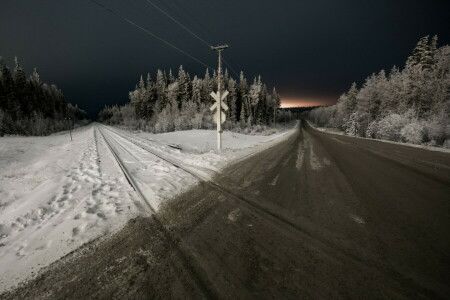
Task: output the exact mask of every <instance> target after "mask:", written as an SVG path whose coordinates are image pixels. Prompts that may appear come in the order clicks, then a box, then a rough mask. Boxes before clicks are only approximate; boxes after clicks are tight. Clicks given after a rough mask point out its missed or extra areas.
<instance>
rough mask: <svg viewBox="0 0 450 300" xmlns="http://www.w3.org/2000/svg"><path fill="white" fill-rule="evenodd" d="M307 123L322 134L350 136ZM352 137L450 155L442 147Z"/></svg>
mask: <svg viewBox="0 0 450 300" xmlns="http://www.w3.org/2000/svg"><path fill="white" fill-rule="evenodd" d="M307 122H308V124H309V125H310V126H311V127H312V128H314V129H316V130H319V131H322V132H326V133H331V134H335V135H345V136H349V135H346V134H345V133H344V132H343V131H342V130H339V129H336V128H326V127H317V126H315V125H314V124H313V123H312V122H309V121H307ZM351 137H353V138H357V139H369V140H374V141H379V142H382V143H389V144H396V145H402V146H408V147H414V148H420V149H426V150H430V151H437V152H444V153H450V149H446V148H441V147H433V146H427V145H417V144H411V143H402V142H394V141H388V140H382V139H371V138H365V137H360V136H351ZM335 140H336V141H337V142H339V143H343V144H346V143H345V142H342V141H340V140H338V139H335Z"/></svg>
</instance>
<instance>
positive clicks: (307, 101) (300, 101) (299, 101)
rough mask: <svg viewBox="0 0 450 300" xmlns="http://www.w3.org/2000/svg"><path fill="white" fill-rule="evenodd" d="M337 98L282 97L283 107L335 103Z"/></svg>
mask: <svg viewBox="0 0 450 300" xmlns="http://www.w3.org/2000/svg"><path fill="white" fill-rule="evenodd" d="M334 103H335V100H332V99H324V98H316V99H314V98H282V99H281V107H282V108H289V107H309V106H319V105H331V104H334Z"/></svg>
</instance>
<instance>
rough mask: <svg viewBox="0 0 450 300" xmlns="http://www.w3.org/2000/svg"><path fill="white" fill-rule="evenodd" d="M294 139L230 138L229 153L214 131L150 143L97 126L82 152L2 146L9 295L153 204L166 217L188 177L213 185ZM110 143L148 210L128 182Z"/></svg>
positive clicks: (0, 243) (2, 228)
mask: <svg viewBox="0 0 450 300" xmlns="http://www.w3.org/2000/svg"><path fill="white" fill-rule="evenodd" d="M294 132H295V131H294V130H293V129H291V130H287V131H285V132H282V133H279V134H275V135H271V136H246V135H243V134H235V133H231V132H225V133H224V134H223V145H224V148H225V149H224V150H223V151H221V152H219V151H217V150H215V147H214V145H215V142H216V133H215V131H213V130H189V131H182V132H171V133H164V134H149V133H131V132H129V131H124V130H120V129H117V128H112V127H106V126H103V125H99V124H91V125H89V126H86V127H82V128H78V129H76V130H75V131H74V132H73V139H74V140H73V142H71V141H70V137H69V135H68V133H67V132H61V133H58V134H54V135H51V136H48V137H2V138H0V292H1V291H2V290H5V289H8V288H11V287H13V286H15V285H16V284H17V283H19V282H21V281H23V280H24V279H26V278H29V277H30V276H34V275H36V274H37V273H38V271H39V270H40V269H41V268H43V267H45V266H48V265H49V264H50V263H52V262H54V261H55V260H57V259H59V258H61V257H62V256H64V255H65V254H67V253H69V252H71V251H73V250H75V249H77V248H78V247H80V246H81V245H82V244H84V243H86V242H89V241H92V240H94V239H96V238H98V237H102V236H105V235H107V234H109V233H112V232H114V231H116V230H118V229H120V228H121V227H122V226H123V225H124V224H125V223H126V222H127V220H129V219H130V218H133V217H135V216H137V215H148V214H150V213H152V211H151V210H150V209H149V207H148V205H147V204H149V205H150V207H151V208H152V209H153V210H154V211H157V210H158V208H159V207H160V205H161V204H162V203H164V202H165V201H167V200H169V199H171V198H173V197H174V196H175V195H177V194H179V193H181V192H183V191H185V190H186V189H188V188H190V187H191V186H193V185H194V184H196V183H197V182H198V180H199V179H198V178H195V177H194V176H192V175H191V174H189V173H188V172H186V171H185V170H188V171H190V172H193V173H195V174H198V175H199V177H200V178H202V179H205V180H208V179H210V178H211V176H212V175H214V174H215V173H216V172H219V171H220V169H221V168H223V167H225V166H226V165H228V164H229V163H230V162H232V161H236V160H239V159H244V158H245V157H248V156H250V155H253V154H254V153H256V152H258V151H261V150H263V149H266V148H268V147H270V146H272V145H273V144H275V143H277V142H279V141H281V140H283V139H285V138H288V137H289V136H290V134H292V133H294ZM102 133H103V135H104V137H105V138H106V139H107V140H108V142H109V144H110V146H111V147H112V148H113V149H114V151H115V152H116V153H117V155H118V156H119V158H120V160H121V161H122V164H123V166H124V168H126V170H127V172H128V173H129V175H130V176H131V177H132V178H133V180H134V182H135V185H136V186H137V188H138V189H139V190H140V191H141V192H142V194H143V195H144V196H145V199H144V200H145V201H146V202H147V203H145V202H144V201H143V199H141V198H140V197H139V195H138V194H137V193H136V192H135V191H134V190H133V188H132V187H131V186H130V184H129V183H128V182H127V179H126V177H125V176H124V174H123V172H122V170H121V169H120V167H119V165H118V163H117V162H116V161H115V159H114V156H113V155H112V153H111V151H110V150H109V148H108V145H107V143H106V142H105V140H104V137H103V135H102ZM169 144H177V145H180V146H181V150H178V149H174V148H171V147H170V146H169ZM147 150H149V151H152V152H153V153H155V154H158V155H159V156H160V157H157V156H155V155H153V154H151V153H149V152H148V151H147ZM161 157H162V158H164V159H168V160H169V161H171V162H173V163H175V164H176V165H178V166H179V167H181V168H179V167H175V166H174V165H172V164H170V163H168V162H166V161H164V160H163V159H161ZM183 169H184V170H183Z"/></svg>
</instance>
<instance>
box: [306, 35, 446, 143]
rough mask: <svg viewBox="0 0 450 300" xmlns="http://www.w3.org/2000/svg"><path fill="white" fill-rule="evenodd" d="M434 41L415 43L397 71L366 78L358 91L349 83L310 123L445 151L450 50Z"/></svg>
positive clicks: (353, 133)
mask: <svg viewBox="0 0 450 300" xmlns="http://www.w3.org/2000/svg"><path fill="white" fill-rule="evenodd" d="M437 40H438V38H437V36H434V37H433V38H431V39H430V38H429V37H428V36H425V37H423V38H421V39H420V40H419V42H418V43H417V45H416V47H415V48H414V50H413V52H412V55H411V56H410V57H408V59H407V61H406V64H405V67H404V68H403V69H402V70H401V69H399V68H397V67H395V66H394V67H393V68H392V69H391V71H390V72H389V75H388V76H386V75H385V73H384V71H381V72H380V73H378V74H376V75H375V74H372V75H371V76H369V77H368V78H367V79H366V82H365V83H364V85H363V86H362V87H361V89H360V90H359V91H358V89H357V88H356V85H355V84H353V85H352V87H351V88H350V90H349V91H348V92H347V93H345V94H344V95H342V96H341V97H340V98H339V100H338V102H337V104H336V105H334V106H331V107H327V108H319V109H315V110H313V111H311V112H310V113H309V118H310V120H311V121H313V122H315V123H316V124H318V125H320V126H328V127H336V128H341V129H343V130H344V131H345V132H346V133H347V134H350V135H355V134H356V135H359V136H366V137H371V138H382V139H388V140H395V141H403V142H410V143H426V144H429V145H444V146H450V129H449V128H450V47H449V46H443V47H438V46H437Z"/></svg>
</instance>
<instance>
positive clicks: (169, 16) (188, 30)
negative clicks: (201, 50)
mask: <svg viewBox="0 0 450 300" xmlns="http://www.w3.org/2000/svg"><path fill="white" fill-rule="evenodd" d="M145 1H146V2H147V4H148V5H151V6H153V7H154V8H156V9H157V10H159V11H160V12H161V13H162V14H164V15H165V16H166V17H168V18H169V19H171V20H172V21H173V22H175V23H176V24H178V25H179V26H180V27H181V28H183V29H184V30H186V31H187V32H189V33H190V34H191V35H192V36H194V37H195V38H197V39H198V40H199V41H201V42H202V43H203V44H205V45H206V46H208V47H211V44H210V43H208V42H207V41H205V40H204V39H202V38H201V37H199V36H198V35H197V34H195V33H194V32H192V30H190V29H189V28H187V27H186V26H185V25H183V24H182V23H180V22H179V21H178V20H176V19H175V18H174V17H172V16H171V15H170V14H168V13H167V12H166V11H164V10H163V9H162V8H160V7H159V6H158V5H156V4H155V3H154V2H152V1H151V0H145ZM222 61H223V62H224V63H225V65H227V66H228V67H229V68H230V70H231V71H232V72H233V73H234V74H235V75H236V76H237V77H239V74H238V73H237V72H236V70H235V69H234V68H233V67H232V66H231V64H230V63H228V62H227V61H226V60H225V59H224V58H222Z"/></svg>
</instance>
